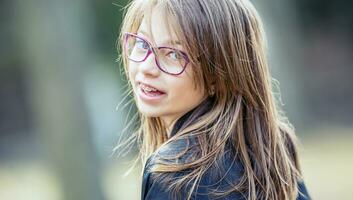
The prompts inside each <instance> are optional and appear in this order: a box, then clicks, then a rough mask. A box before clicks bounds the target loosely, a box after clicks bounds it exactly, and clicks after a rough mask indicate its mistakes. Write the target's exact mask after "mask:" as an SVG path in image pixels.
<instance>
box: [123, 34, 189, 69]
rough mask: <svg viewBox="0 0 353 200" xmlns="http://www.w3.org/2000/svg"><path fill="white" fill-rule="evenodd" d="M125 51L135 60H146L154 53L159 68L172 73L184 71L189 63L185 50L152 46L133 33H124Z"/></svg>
mask: <svg viewBox="0 0 353 200" xmlns="http://www.w3.org/2000/svg"><path fill="white" fill-rule="evenodd" d="M124 51H125V53H126V55H127V58H128V59H129V60H131V61H133V62H144V61H145V60H146V59H147V57H148V56H149V55H150V54H151V53H154V55H155V62H156V65H157V66H158V68H159V69H160V70H161V71H163V72H165V73H167V74H171V75H179V74H181V73H183V71H184V70H185V68H186V66H187V64H188V63H189V58H188V56H187V54H186V53H185V52H183V51H181V50H178V49H175V48H172V47H164V46H162V47H152V45H151V43H150V42H148V41H147V40H146V39H144V38H142V37H140V36H138V35H136V34H133V33H124Z"/></svg>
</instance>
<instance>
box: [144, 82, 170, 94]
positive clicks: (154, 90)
mask: <svg viewBox="0 0 353 200" xmlns="http://www.w3.org/2000/svg"><path fill="white" fill-rule="evenodd" d="M139 88H140V90H141V92H142V93H143V94H144V95H146V96H147V97H158V96H161V95H164V94H165V92H164V91H162V90H160V89H157V88H156V87H153V86H151V85H149V84H146V83H142V82H139Z"/></svg>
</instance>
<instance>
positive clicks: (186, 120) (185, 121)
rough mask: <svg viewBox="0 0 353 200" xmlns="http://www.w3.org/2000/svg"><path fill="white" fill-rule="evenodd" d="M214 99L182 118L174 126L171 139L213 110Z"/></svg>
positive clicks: (211, 98)
mask: <svg viewBox="0 0 353 200" xmlns="http://www.w3.org/2000/svg"><path fill="white" fill-rule="evenodd" d="M213 102H214V97H208V98H206V99H205V100H204V101H202V102H201V103H200V104H199V105H197V106H196V107H195V108H193V109H191V110H190V111H188V112H187V113H185V114H184V115H183V116H181V117H180V118H179V119H178V120H177V121H176V122H175V124H174V126H173V129H172V131H171V134H170V137H172V136H174V135H175V134H176V133H177V132H178V131H179V130H182V129H184V128H186V127H187V126H189V125H191V124H193V123H194V122H195V121H196V120H197V119H198V118H199V117H200V116H202V115H203V114H205V113H207V111H209V110H210V109H211V108H212V104H213Z"/></svg>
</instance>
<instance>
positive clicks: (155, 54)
mask: <svg viewBox="0 0 353 200" xmlns="http://www.w3.org/2000/svg"><path fill="white" fill-rule="evenodd" d="M155 49H157V50H158V47H152V46H151V45H150V48H148V51H147V54H146V56H145V58H144V59H143V60H142V62H144V61H146V60H147V58H148V57H149V56H150V55H151V54H154V61H155V63H156V65H157V67H158V68H159V69H160V70H162V69H161V67H160V65H159V62H158V59H157V57H158V53H157V52H156V50H155ZM162 71H163V70H162Z"/></svg>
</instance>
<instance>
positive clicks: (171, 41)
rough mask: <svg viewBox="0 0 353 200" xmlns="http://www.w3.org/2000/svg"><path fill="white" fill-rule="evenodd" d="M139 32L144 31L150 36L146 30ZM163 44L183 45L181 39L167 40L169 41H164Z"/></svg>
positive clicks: (144, 33) (139, 31)
mask: <svg viewBox="0 0 353 200" xmlns="http://www.w3.org/2000/svg"><path fill="white" fill-rule="evenodd" d="M137 33H142V34H143V35H145V36H149V34H148V33H147V32H146V31H144V30H138V31H137ZM162 44H177V45H181V43H180V41H179V40H167V41H164V42H162Z"/></svg>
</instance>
